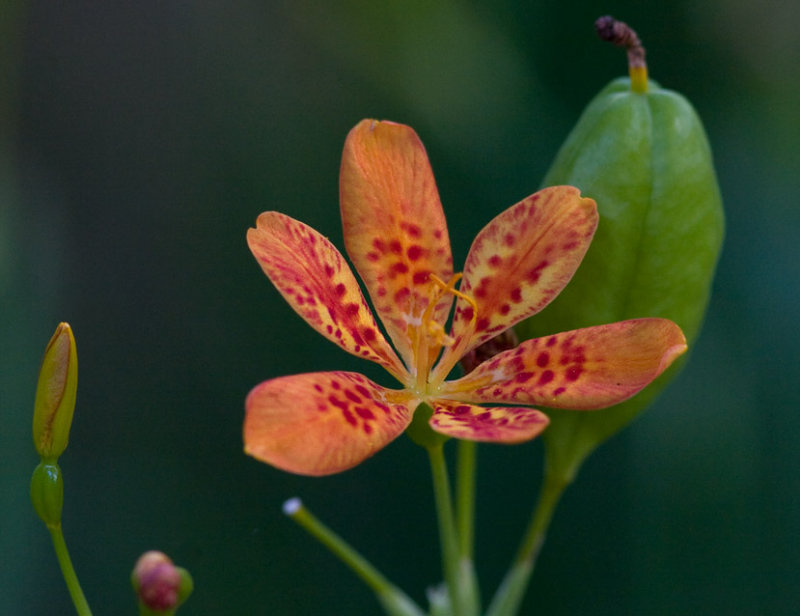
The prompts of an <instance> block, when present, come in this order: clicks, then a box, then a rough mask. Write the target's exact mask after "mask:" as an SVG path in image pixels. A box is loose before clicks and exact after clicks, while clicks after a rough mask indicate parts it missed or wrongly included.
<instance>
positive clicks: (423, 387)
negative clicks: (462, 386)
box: [414, 274, 477, 395]
mask: <svg viewBox="0 0 800 616" xmlns="http://www.w3.org/2000/svg"><path fill="white" fill-rule="evenodd" d="M461 277H462V274H454V275H453V276H452V277H451V278H450V280H448V281H447V282H445V281H443V280H442V279H441V278H439V277H438V276H436V275H435V274H430V280H431V282H433V283H434V285H433V287H432V290H431V294H430V299H429V301H428V305H427V306H426V307H425V312H423V313H422V319H421V323H420V325H419V329H418V330H417V336H416V343H415V349H414V357H415V358H416V366H415V367H416V375H415V383H414V389H415V391H417V392H418V393H420V394H423V395H424V394H426V393H428V389H429V387H428V386H429V382H428V377H429V375H430V371H431V366H433V363H434V362H435V361H436V358H437V357H439V354H440V353H441V351H442V349H443V348H448V349H450V348H451V347H453V345H456V344H458V346H459V347H462V346H464V345H466V342H467V339H468V338H469V337H468V336H461V338H460V339H459V340H458V341H457V340H456V339H455V338H453V337H452V336H450V335H449V334H447V333H446V332H445V331H444V325H443V324H442V323H440V322H439V321H438V320H437V319H436V307H437V305H438V304H439V302H440V301H441V299H442V297H444V296H445V295H447V294H451V295H453V296H455V297H459V298H461V299H463V300H464V301H466V302H467V303H468V304H469V305H470V306H472V320H471V323H470V327H474V325H475V320H476V318H477V316H476V315H477V306H476V304H475V300H473V299H472V298H471V297H469V296H468V295H466V294H465V293H461V291H458V290H457V289H456V288H455V285H456V284H457V283H458V281H459V280H461ZM454 351H456V349H454V350H453V351H451V353H450V355H451V356H453V355H455V359H454V360H453V362H452V365H451V366H450V368H452V366H453V365H455V362H456V361H458V357H459V356H460V355H459V354H458V353H454ZM447 371H448V372H449V369H448V370H447ZM439 372H440V371H439V370H438V369H437V374H438V373H439ZM445 376H446V375H445ZM440 380H441V379H440ZM437 385H438V383H437Z"/></svg>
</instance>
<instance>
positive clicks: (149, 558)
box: [131, 550, 194, 615]
mask: <svg viewBox="0 0 800 616" xmlns="http://www.w3.org/2000/svg"><path fill="white" fill-rule="evenodd" d="M131 583H132V584H133V589H134V590H135V591H136V595H137V596H138V597H139V607H140V609H141V613H142V614H162V615H163V614H173V613H174V612H175V609H176V608H177V607H178V606H179V605H180V604H181V603H183V602H184V601H186V599H187V598H188V597H189V595H190V594H191V592H192V590H193V589H194V582H193V581H192V576H191V575H190V574H189V572H188V571H187V570H186V569H183V568H182V567H176V566H175V565H174V564H173V563H172V560H170V558H169V557H168V556H167V555H166V554H164V553H163V552H158V551H155V550H151V551H149V552H145V553H144V554H142V555H141V556H140V557H139V560H138V561H136V566H135V567H134V568H133V573H132V574H131Z"/></svg>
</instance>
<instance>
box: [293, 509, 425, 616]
mask: <svg viewBox="0 0 800 616" xmlns="http://www.w3.org/2000/svg"><path fill="white" fill-rule="evenodd" d="M283 512H284V513H285V514H286V515H288V516H289V517H290V518H292V520H294V521H295V522H297V524H299V525H300V526H302V527H303V528H304V529H305V530H306V531H307V532H308V533H309V534H310V535H312V536H314V537H316V538H317V539H318V540H319V541H320V543H322V544H323V545H324V546H325V547H327V548H328V549H329V550H330V551H331V552H333V554H334V555H336V556H338V557H339V560H341V561H342V562H343V563H344V564H346V565H347V566H348V567H350V569H351V570H352V571H353V572H354V573H355V574H356V575H357V576H358V577H360V578H361V579H362V580H363V581H364V582H365V583H366V584H367V586H369V587H370V588H371V589H372V590H373V592H374V593H375V595H376V596H377V597H378V601H380V603H381V605H382V606H383V609H384V611H385V612H386V614H388V615H389V616H424V612H423V611H422V610H421V609H420V608H419V607H418V606H417V605H416V603H414V601H412V600H411V598H410V597H409V596H408V595H406V594H405V593H404V592H403V591H402V590H400V589H399V588H397V587H396V586H394V585H393V584H392V583H391V582H389V581H388V580H387V579H386V578H385V577H384V576H383V575H382V574H381V573H380V572H379V571H378V570H377V569H375V567H373V566H372V564H371V563H370V562H369V561H367V559H365V558H364V557H363V556H362V555H361V554H359V553H358V552H356V550H354V549H353V548H352V547H351V546H350V545H349V544H348V543H347V542H346V541H345V540H344V539H342V538H341V537H339V536H338V535H337V534H336V533H334V532H333V531H332V530H331V529H330V528H328V527H327V526H325V525H324V524H323V523H322V522H320V521H319V520H318V519H317V518H316V517H314V516H313V515H312V514H311V512H310V511H309V510H308V509H306V508H305V506H304V505H303V503H302V502H301V501H300V499H299V498H292V499H289V500H288V501H286V502H285V503H284V505H283Z"/></svg>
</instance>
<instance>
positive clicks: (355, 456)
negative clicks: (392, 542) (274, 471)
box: [244, 372, 418, 475]
mask: <svg viewBox="0 0 800 616" xmlns="http://www.w3.org/2000/svg"><path fill="white" fill-rule="evenodd" d="M417 403H418V401H415V400H411V399H410V397H409V396H408V395H407V394H404V393H403V392H398V391H392V390H388V389H385V388H383V387H381V386H380V385H377V384H376V383H373V382H372V381H370V380H369V379H368V378H367V377H365V376H362V375H360V374H357V373H353V372H314V373H309V374H298V375H294V376H285V377H279V378H276V379H272V380H269V381H265V382H263V383H261V384H260V385H257V386H256V387H255V388H254V389H253V390H252V391H251V392H250V394H249V395H248V396H247V400H246V402H245V409H246V416H245V421H244V445H245V446H244V449H245V452H246V453H248V454H249V455H251V456H253V457H254V458H257V459H259V460H262V461H263V462H267V463H269V464H272V465H273V466H276V467H278V468H280V469H283V470H285V471H289V472H292V473H298V474H300V475H330V474H332V473H338V472H340V471H344V470H347V469H348V468H351V467H353V466H355V465H356V464H358V463H360V462H362V461H363V460H365V459H366V458H368V457H370V456H371V455H372V454H374V453H375V452H377V451H378V450H379V449H382V448H383V447H385V446H386V445H387V444H389V443H390V442H391V441H392V440H394V439H395V438H396V437H397V436H399V435H400V434H402V432H403V431H404V430H405V429H406V427H407V426H408V424H409V423H410V421H411V414H412V412H413V409H414V408H416V405H417Z"/></svg>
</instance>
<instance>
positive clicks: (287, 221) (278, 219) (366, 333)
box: [247, 212, 406, 381]
mask: <svg viewBox="0 0 800 616" xmlns="http://www.w3.org/2000/svg"><path fill="white" fill-rule="evenodd" d="M247 244H248V245H249V246H250V250H251V251H252V253H253V255H254V256H255V258H256V260H257V261H258V263H259V265H260V266H261V269H263V270H264V273H265V274H266V275H267V276H268V277H269V279H270V280H271V281H272V283H273V284H274V285H275V287H276V288H277V289H278V291H280V293H281V295H283V297H284V298H285V299H286V301H287V302H289V305H291V307H292V308H294V310H295V311H296V312H297V313H298V314H299V315H300V316H301V317H303V318H304V319H305V320H306V322H307V323H308V324H309V325H311V327H313V328H314V329H316V330H317V331H318V332H319V333H321V334H322V335H323V336H325V337H326V338H328V339H329V340H332V341H333V342H335V343H337V344H338V345H339V346H341V347H342V348H343V349H344V350H346V351H348V352H349V353H352V354H353V355H357V356H359V357H364V358H365V359H369V360H372V361H374V362H377V363H379V364H381V365H382V366H383V367H384V368H386V369H387V370H388V371H389V372H391V373H392V374H393V375H394V376H396V377H397V378H398V379H400V380H401V381H403V380H405V378H406V377H405V375H406V371H405V368H404V367H403V366H402V365H401V363H400V361H399V359H398V358H397V355H395V353H394V351H393V350H392V348H391V346H390V345H389V343H388V342H387V341H386V339H385V338H384V336H383V334H382V333H381V332H380V330H379V329H378V325H377V323H376V322H375V319H374V317H373V316H372V312H371V311H370V309H369V307H368V306H367V303H366V301H365V300H364V296H363V295H362V294H361V289H360V288H359V286H358V282H356V279H355V277H354V276H353V273H352V271H351V270H350V268H349V267H348V265H347V263H346V262H345V260H344V257H343V256H342V254H341V253H340V252H339V251H338V250H337V249H336V247H335V246H334V245H333V244H331V242H330V241H328V239H327V238H325V237H323V236H322V235H321V234H320V233H318V232H317V231H315V230H314V229H312V228H311V227H309V226H308V225H306V224H303V223H302V222H300V221H298V220H295V219H293V218H290V217H289V216H286V215H284V214H280V213H278V212H264V213H263V214H261V215H260V216H259V217H258V220H257V222H256V228H255V229H248V231H247Z"/></svg>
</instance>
